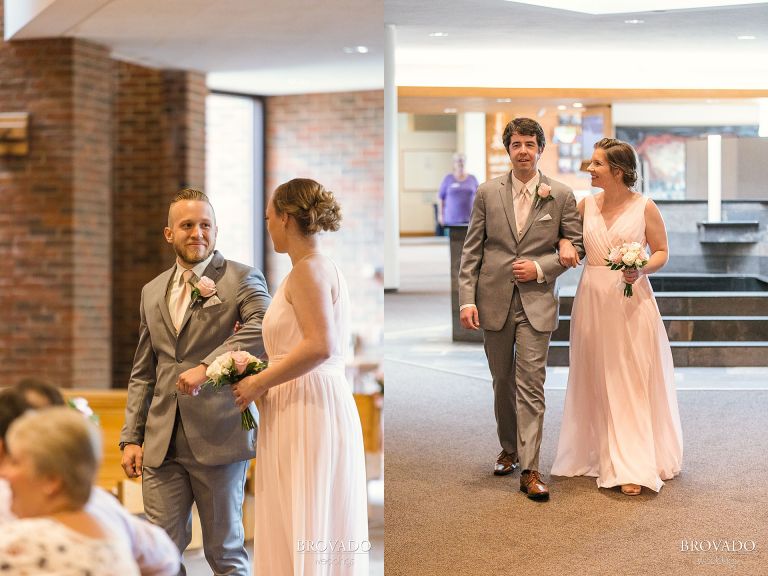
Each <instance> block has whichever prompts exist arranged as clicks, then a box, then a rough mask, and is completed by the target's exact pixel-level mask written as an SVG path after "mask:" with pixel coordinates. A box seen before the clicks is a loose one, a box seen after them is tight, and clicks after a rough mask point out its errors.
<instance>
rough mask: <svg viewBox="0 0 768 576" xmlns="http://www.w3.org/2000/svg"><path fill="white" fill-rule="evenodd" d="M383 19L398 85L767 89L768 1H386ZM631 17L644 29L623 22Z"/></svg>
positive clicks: (637, 25)
mask: <svg viewBox="0 0 768 576" xmlns="http://www.w3.org/2000/svg"><path fill="white" fill-rule="evenodd" d="M569 4H570V5H572V6H575V5H576V4H578V2H576V1H572V2H569ZM583 4H587V5H588V4H590V3H583ZM592 4H594V3H592ZM573 9H575V7H574V8H573ZM384 19H385V22H386V23H387V24H392V25H394V26H395V29H396V37H397V43H396V45H397V49H396V72H395V75H396V83H397V84H398V85H400V86H487V87H516V88H527V87H530V88H534V87H535V88H549V87H551V88H566V87H571V88H712V89H724V88H731V89H766V88H768V2H761V3H759V4H751V5H739V6H727V7H710V8H696V9H685V10H659V11H652V12H628V13H623V14H606V15H593V14H586V13H580V12H575V11H572V10H560V9H555V8H547V7H541V6H532V5H529V4H524V3H521V2H509V1H505V0H418V1H414V0H385V13H384ZM633 19H642V20H644V23H643V24H626V23H625V22H624V21H625V20H633ZM437 32H439V33H443V34H447V35H446V36H442V37H430V33H437ZM741 35H752V36H755V37H756V39H755V40H738V39H737V37H738V36H741Z"/></svg>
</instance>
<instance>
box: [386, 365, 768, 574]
mask: <svg viewBox="0 0 768 576" xmlns="http://www.w3.org/2000/svg"><path fill="white" fill-rule="evenodd" d="M385 369H386V375H387V396H388V398H387V404H388V405H387V409H386V419H387V450H386V478H387V483H386V507H385V522H386V527H387V529H386V538H385V566H386V573H387V574H388V575H393V574H398V575H406V574H408V575H411V574H412V575H418V576H428V575H433V574H434V575H437V574H440V575H448V574H450V575H459V574H467V575H475V574H512V573H516V572H523V573H526V572H529V571H533V572H536V573H540V574H589V575H599V574H624V575H632V574H638V575H640V574H658V575H660V574H768V553H766V550H765V549H766V547H768V463H767V462H768V460H766V454H768V434H766V429H765V422H766V417H765V414H766V413H768V392H767V391H750V392H746V391H743V392H716V391H681V392H680V393H679V402H680V410H681V417H682V420H683V433H684V438H685V456H684V469H683V472H682V474H681V475H680V476H679V477H678V478H676V479H674V480H672V481H669V482H667V484H666V486H664V488H662V490H661V492H660V493H659V494H658V495H655V494H653V493H652V492H649V491H647V490H644V491H643V494H642V495H641V496H638V497H634V498H632V497H627V496H624V495H622V494H621V493H620V492H619V491H618V489H613V490H605V489H601V490H599V489H598V488H597V487H596V485H595V480H594V479H592V478H575V479H572V478H557V477H553V478H551V479H550V489H551V492H552V497H551V499H550V501H549V502H547V503H536V502H532V501H530V500H528V499H527V498H526V497H525V496H524V495H523V494H522V493H521V492H519V491H518V487H519V473H515V474H514V475H513V476H507V477H495V476H493V475H492V474H491V465H492V462H493V460H494V458H495V456H496V454H497V452H498V450H499V448H498V445H497V440H496V435H495V430H494V425H493V408H492V406H493V403H492V391H491V388H490V384H489V383H488V382H485V381H483V380H478V379H467V378H462V377H455V376H452V375H446V374H445V373H438V372H435V371H433V370H426V369H420V368H416V367H413V366H410V365H409V366H403V365H400V364H399V363H398V362H396V361H390V362H388V363H387V364H386V366H385ZM564 394H565V392H564V391H561V390H554V391H548V392H547V412H546V420H545V430H544V441H543V445H542V455H541V462H542V469H543V470H545V471H546V470H548V468H549V466H550V465H551V463H552V460H553V457H554V449H555V445H556V441H557V437H558V433H559V422H560V418H561V416H562V408H563V399H564ZM691 540H699V541H703V540H715V541H721V540H725V541H728V542H730V541H732V540H737V541H738V540H741V541H744V542H746V541H750V540H751V541H754V542H755V544H756V546H757V549H756V550H755V551H754V552H750V553H716V552H714V551H710V552H706V553H693V552H683V551H682V549H683V548H684V547H685V545H686V544H685V541H688V542H690V541H691ZM688 546H692V544H688ZM736 546H738V544H736ZM751 546H752V545H751V544H748V547H751Z"/></svg>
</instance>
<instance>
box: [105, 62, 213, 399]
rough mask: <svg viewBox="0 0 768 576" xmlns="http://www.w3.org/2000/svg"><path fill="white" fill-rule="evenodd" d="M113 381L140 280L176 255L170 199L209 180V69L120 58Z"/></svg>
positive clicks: (124, 379) (132, 342)
mask: <svg viewBox="0 0 768 576" xmlns="http://www.w3.org/2000/svg"><path fill="white" fill-rule="evenodd" d="M114 93H115V106H114V122H115V158H114V218H115V226H114V236H113V249H114V259H113V262H114V269H113V281H114V291H113V299H112V304H113V320H114V325H113V330H112V349H113V357H114V370H113V379H114V387H117V388H122V387H125V386H126V385H127V383H128V378H129V376H130V371H131V366H132V364H133V354H134V352H135V350H136V344H137V342H138V337H139V301H140V298H141V287H142V286H143V285H144V284H146V283H147V282H148V281H149V280H151V279H152V278H154V277H155V276H156V275H157V274H159V273H160V272H162V271H163V270H165V269H167V268H168V267H170V266H171V264H172V263H173V259H174V255H173V250H172V249H171V247H170V245H169V244H167V243H166V241H165V239H164V238H163V228H164V227H165V225H166V222H167V217H168V204H169V202H170V200H171V198H172V197H173V195H174V194H175V193H176V192H177V191H178V190H179V189H181V188H184V187H186V186H192V187H195V188H200V189H204V185H205V96H206V95H207V88H206V86H205V76H204V75H202V74H198V73H194V72H185V71H178V70H157V69H152V68H145V67H143V66H137V65H135V64H129V63H126V62H116V63H115V76H114Z"/></svg>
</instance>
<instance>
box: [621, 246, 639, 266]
mask: <svg viewBox="0 0 768 576" xmlns="http://www.w3.org/2000/svg"><path fill="white" fill-rule="evenodd" d="M621 260H622V262H624V264H626V265H627V266H632V264H634V263H635V260H637V252H635V251H633V250H630V251H628V252H627V253H626V254H624V255H623V256H622V257H621Z"/></svg>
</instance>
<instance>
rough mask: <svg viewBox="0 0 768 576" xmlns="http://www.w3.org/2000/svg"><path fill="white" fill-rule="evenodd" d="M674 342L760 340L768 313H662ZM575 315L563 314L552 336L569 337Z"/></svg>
mask: <svg viewBox="0 0 768 576" xmlns="http://www.w3.org/2000/svg"><path fill="white" fill-rule="evenodd" d="M662 320H663V322H664V327H665V328H666V329H667V336H668V337H669V340H670V341H671V342H706V341H709V342H711V341H715V342H732V341H736V342H756V341H762V340H765V339H766V338H768V316H662ZM570 328H571V317H570V316H560V323H559V325H558V327H557V330H555V331H554V332H553V333H552V340H556V341H565V340H569V339H570V338H569V334H570Z"/></svg>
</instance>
